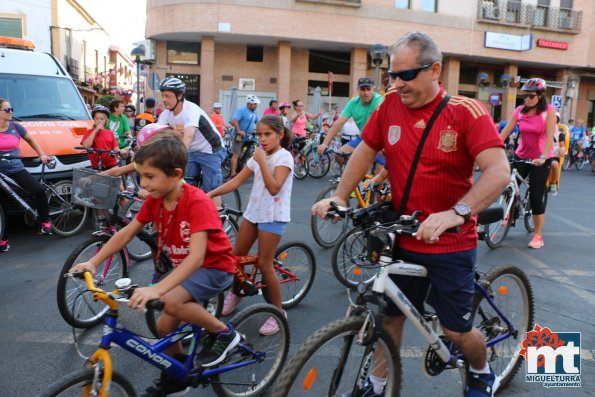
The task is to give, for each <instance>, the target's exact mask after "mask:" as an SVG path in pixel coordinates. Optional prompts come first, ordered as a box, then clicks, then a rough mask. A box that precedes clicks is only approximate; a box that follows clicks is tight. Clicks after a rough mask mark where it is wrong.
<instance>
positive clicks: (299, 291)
mask: <svg viewBox="0 0 595 397" xmlns="http://www.w3.org/2000/svg"><path fill="white" fill-rule="evenodd" d="M274 265H275V273H276V274H277V277H278V278H279V282H280V283H281V305H282V306H283V309H289V308H290V307H293V306H295V305H297V304H298V303H299V302H300V301H301V300H302V299H304V298H305V296H306V295H307V294H308V291H310V288H311V287H312V284H313V283H314V276H315V275H316V259H315V257H314V252H312V250H311V249H310V247H308V246H307V245H306V244H304V243H299V242H294V243H287V244H283V245H282V246H281V247H279V248H277V252H276V253H275V261H274ZM262 281H263V283H264V280H262ZM262 295H263V297H264V299H265V300H266V301H267V302H269V303H271V300H270V297H269V293H268V289H267V288H263V289H262Z"/></svg>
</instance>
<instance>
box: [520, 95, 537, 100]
mask: <svg viewBox="0 0 595 397" xmlns="http://www.w3.org/2000/svg"><path fill="white" fill-rule="evenodd" d="M536 96H537V94H523V98H525V99H527V98H529V99H533V98H535V97H536Z"/></svg>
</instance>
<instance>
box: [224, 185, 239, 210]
mask: <svg viewBox="0 0 595 397" xmlns="http://www.w3.org/2000/svg"><path fill="white" fill-rule="evenodd" d="M219 197H221V204H223V205H224V206H225V207H227V208H231V209H232V210H236V211H241V210H242V198H241V197H240V192H238V189H234V190H232V191H231V192H229V193H225V194H223V195H221V196H219Z"/></svg>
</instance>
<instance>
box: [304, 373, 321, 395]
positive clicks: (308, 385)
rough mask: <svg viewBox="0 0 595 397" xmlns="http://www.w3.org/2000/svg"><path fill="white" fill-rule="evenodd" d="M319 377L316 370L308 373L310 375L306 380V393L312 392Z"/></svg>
mask: <svg viewBox="0 0 595 397" xmlns="http://www.w3.org/2000/svg"><path fill="white" fill-rule="evenodd" d="M317 375H318V374H317V371H316V368H311V369H310V370H309V371H308V374H307V375H306V377H305V378H304V391H308V390H310V388H311V387H312V385H313V384H314V381H315V380H316V376H317Z"/></svg>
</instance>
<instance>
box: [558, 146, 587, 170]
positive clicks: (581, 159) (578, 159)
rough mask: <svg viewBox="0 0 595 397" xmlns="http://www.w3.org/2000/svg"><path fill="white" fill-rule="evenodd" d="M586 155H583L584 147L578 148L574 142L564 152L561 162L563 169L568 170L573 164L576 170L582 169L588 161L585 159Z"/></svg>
mask: <svg viewBox="0 0 595 397" xmlns="http://www.w3.org/2000/svg"><path fill="white" fill-rule="evenodd" d="M589 152H590V151H589ZM586 157H587V156H586V155H585V148H581V149H579V148H578V144H577V143H576V142H575V143H574V144H573V145H572V146H571V147H570V150H569V151H568V153H566V157H565V158H564V163H563V164H562V169H563V170H564V171H570V170H571V169H572V167H573V166H574V167H575V168H576V169H577V170H582V169H583V167H584V166H585V164H588V163H589V159H587V158H586Z"/></svg>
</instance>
